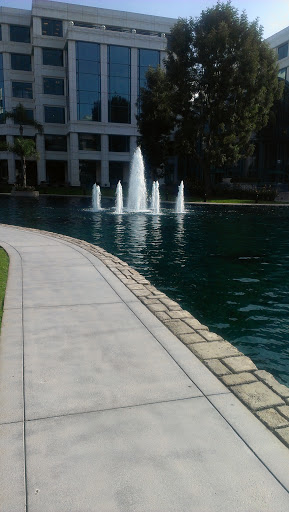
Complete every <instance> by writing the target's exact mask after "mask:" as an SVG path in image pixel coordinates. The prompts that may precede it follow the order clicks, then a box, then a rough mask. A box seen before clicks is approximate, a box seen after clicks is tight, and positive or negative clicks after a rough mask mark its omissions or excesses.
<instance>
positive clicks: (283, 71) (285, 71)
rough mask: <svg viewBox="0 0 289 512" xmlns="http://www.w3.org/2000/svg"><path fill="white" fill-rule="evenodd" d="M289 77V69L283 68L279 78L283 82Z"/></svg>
mask: <svg viewBox="0 0 289 512" xmlns="http://www.w3.org/2000/svg"><path fill="white" fill-rule="evenodd" d="M286 76H287V68H283V69H280V70H279V73H278V77H279V78H282V79H283V80H286Z"/></svg>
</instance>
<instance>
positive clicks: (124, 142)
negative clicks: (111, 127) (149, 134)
mask: <svg viewBox="0 0 289 512" xmlns="http://www.w3.org/2000/svg"><path fill="white" fill-rule="evenodd" d="M129 142H130V138H129V136H128V135H109V151H115V152H120V153H128V152H129Z"/></svg>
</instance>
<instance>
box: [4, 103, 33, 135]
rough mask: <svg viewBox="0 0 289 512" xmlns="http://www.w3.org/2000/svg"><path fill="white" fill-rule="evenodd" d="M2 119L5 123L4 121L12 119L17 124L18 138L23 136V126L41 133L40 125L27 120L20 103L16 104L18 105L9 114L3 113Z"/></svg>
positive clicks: (25, 112)
mask: <svg viewBox="0 0 289 512" xmlns="http://www.w3.org/2000/svg"><path fill="white" fill-rule="evenodd" d="M3 118H4V120H5V121H6V119H13V121H14V122H15V123H17V124H19V133H20V137H22V136H23V125H24V124H25V125H29V126H33V127H34V128H36V130H37V131H38V133H40V134H42V133H43V126H42V124H40V123H38V122H37V121H34V119H29V117H28V115H27V111H26V109H25V108H24V107H23V105H22V104H21V103H18V105H17V106H16V107H15V109H14V110H12V111H11V112H4V114H3Z"/></svg>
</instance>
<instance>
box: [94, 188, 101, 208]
mask: <svg viewBox="0 0 289 512" xmlns="http://www.w3.org/2000/svg"><path fill="white" fill-rule="evenodd" d="M99 210H101V192H100V186H99V185H96V183H95V184H94V185H93V187H92V211H94V212H98V211H99Z"/></svg>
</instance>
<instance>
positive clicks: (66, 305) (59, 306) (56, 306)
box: [7, 301, 123, 309]
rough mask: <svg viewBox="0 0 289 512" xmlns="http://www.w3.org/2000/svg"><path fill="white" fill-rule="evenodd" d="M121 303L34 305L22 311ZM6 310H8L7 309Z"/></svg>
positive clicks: (120, 302) (25, 307)
mask: <svg viewBox="0 0 289 512" xmlns="http://www.w3.org/2000/svg"><path fill="white" fill-rule="evenodd" d="M122 302H123V301H118V302H86V303H79V304H53V305H50V304H48V305H47V306H45V305H41V306H40V305H38V304H36V305H35V306H25V305H24V306H23V307H24V309H43V308H45V309H46V308H70V307H72V308H77V307H80V306H114V305H116V304H122ZM7 309H8V308H7ZM9 309H20V308H9Z"/></svg>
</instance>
